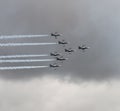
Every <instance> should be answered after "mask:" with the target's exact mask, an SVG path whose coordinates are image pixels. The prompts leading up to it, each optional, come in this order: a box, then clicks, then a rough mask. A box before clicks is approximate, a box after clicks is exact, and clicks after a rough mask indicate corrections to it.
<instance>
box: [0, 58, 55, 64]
mask: <svg viewBox="0 0 120 111" xmlns="http://www.w3.org/2000/svg"><path fill="white" fill-rule="evenodd" d="M55 60H56V59H23V60H0V63H17V62H48V61H49V62H50V61H55Z"/></svg>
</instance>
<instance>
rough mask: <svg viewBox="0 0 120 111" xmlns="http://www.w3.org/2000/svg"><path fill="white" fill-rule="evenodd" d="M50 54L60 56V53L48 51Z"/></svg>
mask: <svg viewBox="0 0 120 111" xmlns="http://www.w3.org/2000/svg"><path fill="white" fill-rule="evenodd" d="M50 55H51V56H61V54H60V53H57V52H54V53H50Z"/></svg>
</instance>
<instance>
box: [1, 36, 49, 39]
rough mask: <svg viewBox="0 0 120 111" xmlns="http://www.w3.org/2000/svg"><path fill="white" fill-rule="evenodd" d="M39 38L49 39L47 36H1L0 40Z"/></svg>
mask: <svg viewBox="0 0 120 111" xmlns="http://www.w3.org/2000/svg"><path fill="white" fill-rule="evenodd" d="M39 37H49V35H11V36H10V35H8V36H7V35H2V36H0V39H15V38H16V39H18V38H39Z"/></svg>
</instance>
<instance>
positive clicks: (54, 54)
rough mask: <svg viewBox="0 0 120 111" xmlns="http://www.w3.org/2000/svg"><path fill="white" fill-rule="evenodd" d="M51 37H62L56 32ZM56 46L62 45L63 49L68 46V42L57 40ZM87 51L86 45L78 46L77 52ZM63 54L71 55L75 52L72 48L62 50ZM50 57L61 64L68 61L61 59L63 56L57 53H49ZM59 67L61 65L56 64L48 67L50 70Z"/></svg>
mask: <svg viewBox="0 0 120 111" xmlns="http://www.w3.org/2000/svg"><path fill="white" fill-rule="evenodd" d="M51 36H53V37H55V39H58V37H59V38H61V37H60V36H62V35H61V34H59V33H58V32H55V33H51ZM58 44H60V45H63V47H65V46H66V45H67V44H69V42H67V41H66V40H64V39H62V40H58ZM87 49H89V47H87V46H86V45H80V46H78V50H82V51H83V52H84V51H85V50H87ZM64 52H65V53H68V54H71V53H73V52H76V50H74V49H72V48H64ZM50 56H53V57H55V59H56V60H57V61H62V62H63V61H65V60H67V59H68V58H65V57H63V55H62V54H61V53H58V52H53V53H50ZM60 66H61V65H58V64H57V63H55V64H50V67H52V68H56V67H60Z"/></svg>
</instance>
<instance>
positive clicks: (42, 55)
mask: <svg viewBox="0 0 120 111" xmlns="http://www.w3.org/2000/svg"><path fill="white" fill-rule="evenodd" d="M46 56H49V55H47V54H41V55H7V56H0V59H7V58H24V57H46Z"/></svg>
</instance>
